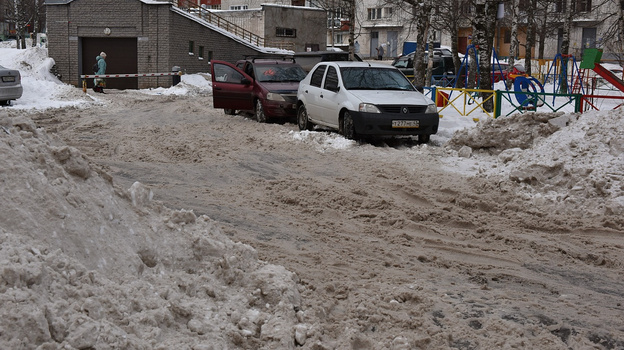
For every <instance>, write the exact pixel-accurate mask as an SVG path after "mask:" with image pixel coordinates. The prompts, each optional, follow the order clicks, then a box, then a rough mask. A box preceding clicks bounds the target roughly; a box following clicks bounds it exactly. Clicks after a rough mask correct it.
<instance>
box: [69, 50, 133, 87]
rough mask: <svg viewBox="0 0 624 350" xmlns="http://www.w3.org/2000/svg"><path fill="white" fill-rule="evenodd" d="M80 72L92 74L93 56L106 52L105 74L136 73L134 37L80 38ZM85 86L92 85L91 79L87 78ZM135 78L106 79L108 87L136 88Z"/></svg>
mask: <svg viewBox="0 0 624 350" xmlns="http://www.w3.org/2000/svg"><path fill="white" fill-rule="evenodd" d="M81 42H82V73H81V74H93V72H92V68H93V64H94V63H95V57H96V56H97V55H99V54H100V52H102V51H104V52H106V74H136V73H138V72H137V39H136V38H82V40H81ZM87 86H88V87H89V88H91V87H93V79H87ZM138 86H139V85H138V80H137V78H109V79H106V87H107V88H108V89H137V88H138Z"/></svg>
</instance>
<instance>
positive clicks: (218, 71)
mask: <svg viewBox="0 0 624 350" xmlns="http://www.w3.org/2000/svg"><path fill="white" fill-rule="evenodd" d="M211 72H212V90H213V91H212V98H213V103H214V107H215V108H223V110H224V111H225V113H226V114H235V113H236V111H246V112H251V113H253V114H255V116H256V120H257V121H258V122H261V123H264V122H266V121H267V120H269V119H273V118H294V117H295V116H296V115H297V110H296V104H297V88H298V87H299V82H300V81H301V80H302V79H303V78H305V76H306V72H305V71H304V70H303V68H301V66H300V65H298V64H297V63H295V62H294V61H293V59H292V58H248V59H245V60H241V61H238V62H237V63H236V65H234V64H232V63H229V62H224V61H212V63H211Z"/></svg>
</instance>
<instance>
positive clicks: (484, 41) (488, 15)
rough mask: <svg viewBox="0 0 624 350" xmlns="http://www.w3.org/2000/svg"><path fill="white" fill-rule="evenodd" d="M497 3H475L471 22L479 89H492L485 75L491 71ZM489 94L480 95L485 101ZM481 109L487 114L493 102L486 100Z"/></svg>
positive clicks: (490, 76) (490, 77)
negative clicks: (476, 56)
mask: <svg viewBox="0 0 624 350" xmlns="http://www.w3.org/2000/svg"><path fill="white" fill-rule="evenodd" d="M499 3H500V2H499V1H486V0H477V1H475V4H474V6H475V10H476V16H475V17H474V19H473V21H472V37H473V39H472V41H473V43H474V45H475V46H476V47H477V48H478V50H479V71H480V72H481V74H480V77H479V88H480V89H482V90H490V89H491V87H492V75H491V74H486V73H489V72H491V71H492V60H491V57H492V49H493V44H494V34H495V32H496V12H497V10H498V4H499ZM488 97H490V94H486V93H484V94H482V98H483V99H486V98H488ZM483 108H485V109H486V110H487V111H488V112H492V111H493V110H494V101H492V99H487V101H485V102H484V103H483Z"/></svg>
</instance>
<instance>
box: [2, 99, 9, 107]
mask: <svg viewBox="0 0 624 350" xmlns="http://www.w3.org/2000/svg"><path fill="white" fill-rule="evenodd" d="M10 103H11V101H9V100H6V101H0V106H8V105H9V104H10Z"/></svg>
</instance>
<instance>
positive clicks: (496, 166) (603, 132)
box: [447, 109, 624, 229]
mask: <svg viewBox="0 0 624 350" xmlns="http://www.w3.org/2000/svg"><path fill="white" fill-rule="evenodd" d="M447 146H448V148H450V149H452V150H454V151H455V152H456V153H455V154H456V155H457V156H458V157H460V158H459V159H458V158H455V159H454V160H451V161H452V162H459V163H461V162H462V161H464V162H465V161H469V162H471V163H473V164H474V163H475V162H476V164H478V165H477V167H478V170H477V173H478V174H479V176H484V177H491V178H492V180H493V181H495V178H497V177H503V178H506V179H508V180H511V181H512V182H513V183H516V184H518V185H519V187H520V188H521V189H522V190H523V191H522V192H526V193H529V197H530V198H532V199H534V200H537V201H539V202H542V203H544V204H550V205H551V206H552V210H553V211H554V212H556V213H567V214H574V213H577V214H578V215H581V216H584V215H592V216H604V219H603V220H604V225H605V226H607V227H613V228H618V229H622V228H624V219H623V218H622V216H623V214H624V175H623V174H624V110H622V109H619V110H613V111H603V112H588V113H584V114H565V115H563V114H558V113H525V114H516V115H512V116H510V117H504V118H498V119H488V120H484V121H481V122H479V124H478V125H477V126H476V127H474V128H469V129H468V128H467V129H464V130H460V131H458V132H456V133H455V135H454V137H453V138H452V139H451V140H450V141H449V143H448V144H447ZM462 158H463V159H462Z"/></svg>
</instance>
